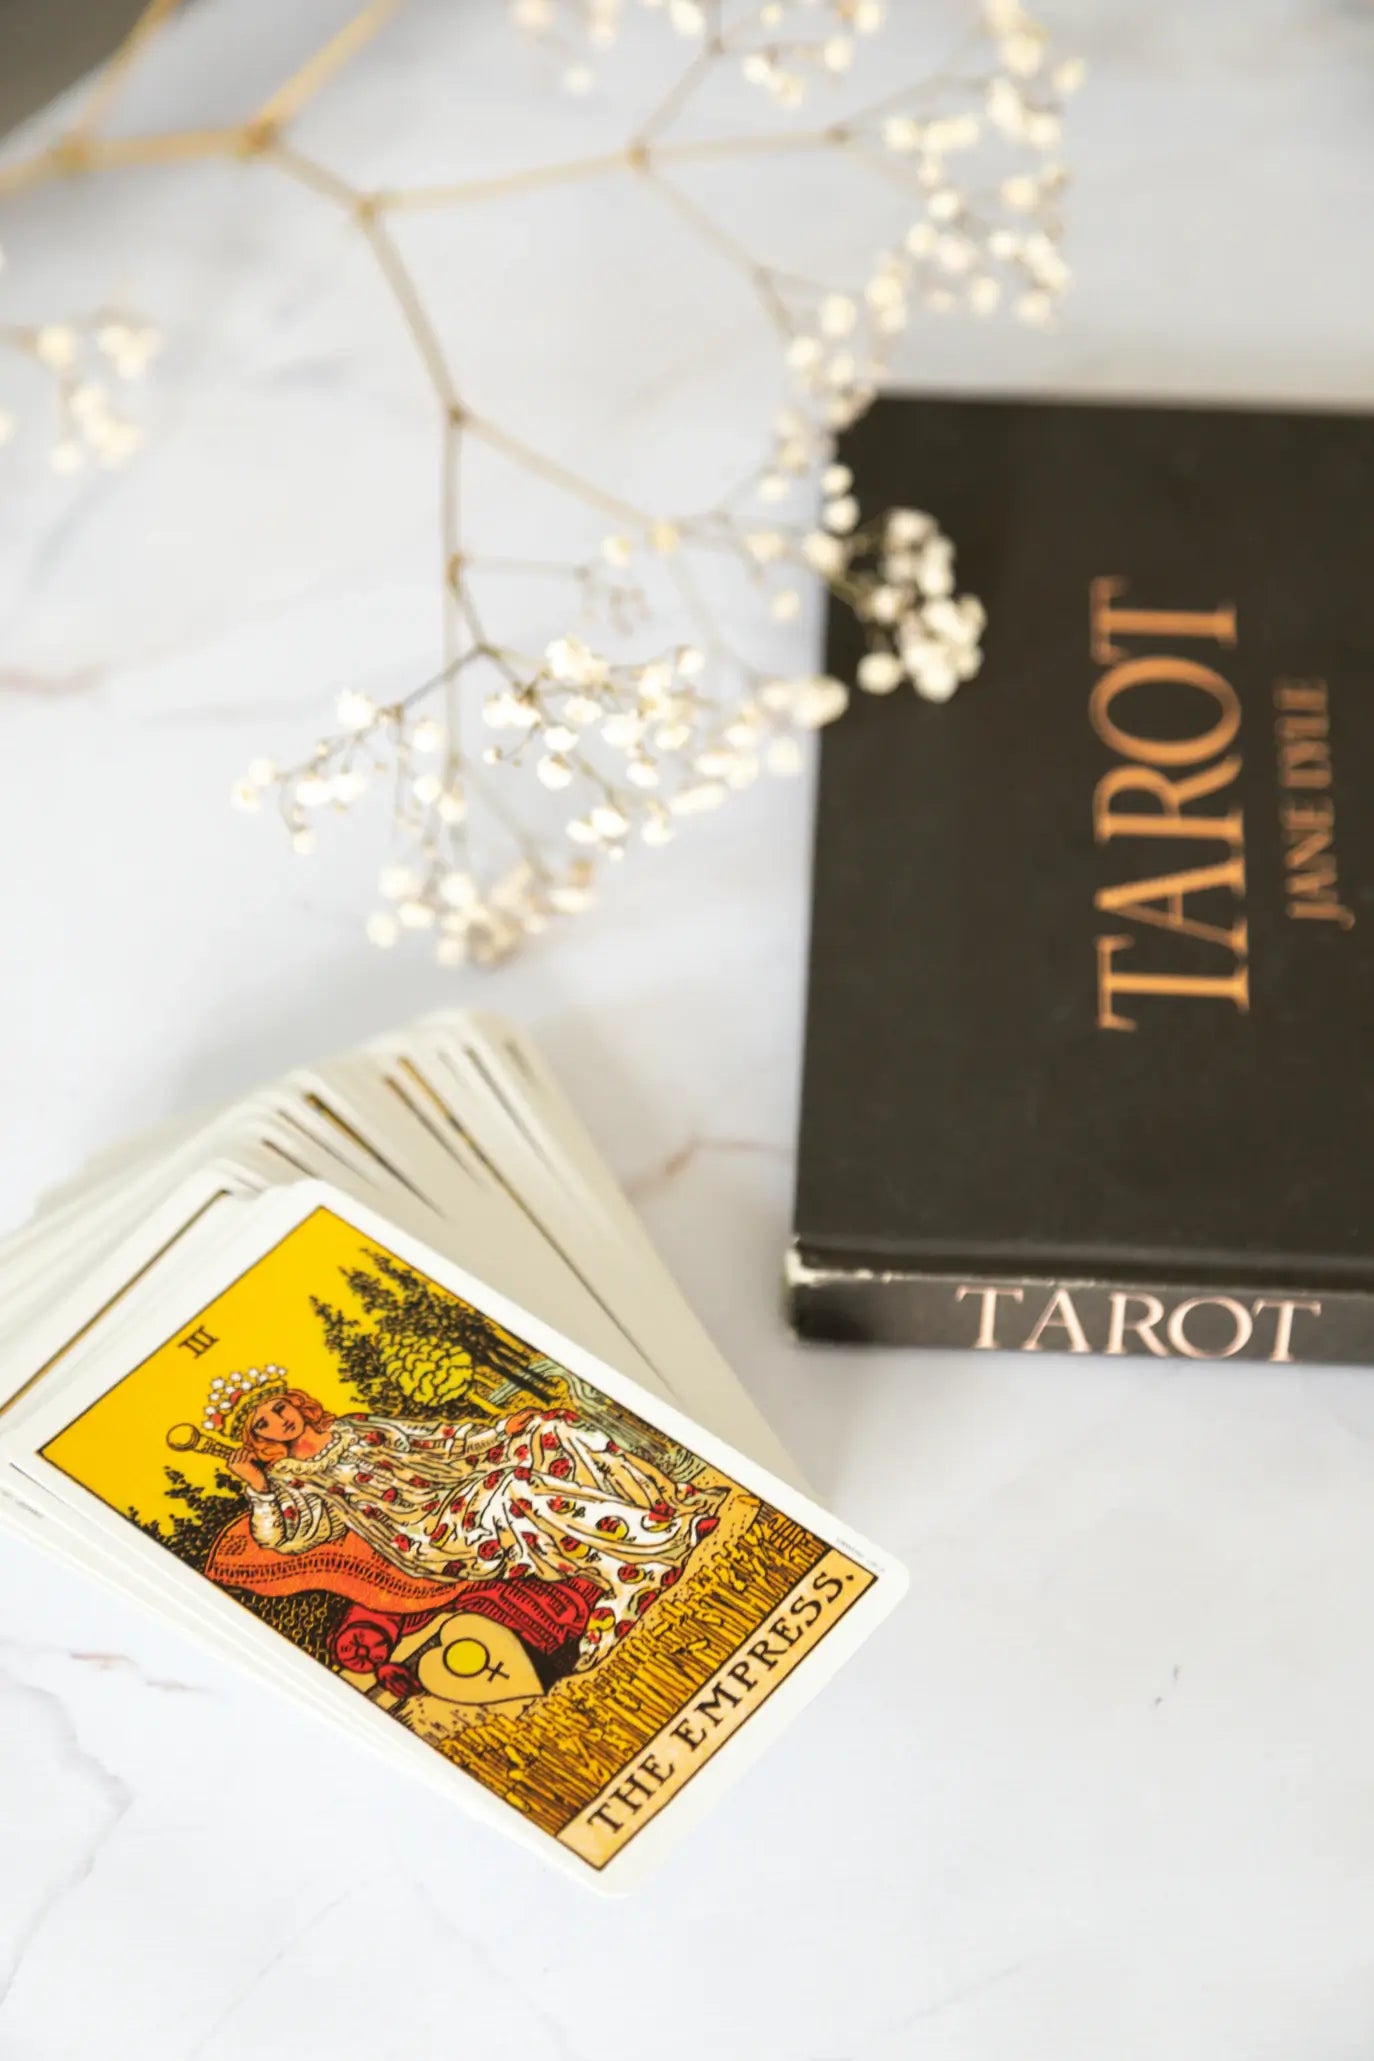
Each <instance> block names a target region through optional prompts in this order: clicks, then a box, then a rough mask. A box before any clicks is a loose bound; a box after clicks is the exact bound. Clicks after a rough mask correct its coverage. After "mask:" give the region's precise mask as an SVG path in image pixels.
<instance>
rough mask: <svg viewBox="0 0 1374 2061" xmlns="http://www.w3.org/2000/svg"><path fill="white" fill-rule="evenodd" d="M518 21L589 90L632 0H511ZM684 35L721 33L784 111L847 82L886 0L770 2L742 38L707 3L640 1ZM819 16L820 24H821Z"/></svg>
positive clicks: (577, 86)
mask: <svg viewBox="0 0 1374 2061" xmlns="http://www.w3.org/2000/svg"><path fill="white" fill-rule="evenodd" d="M506 4H507V7H508V8H509V11H510V15H511V19H512V20H513V21H514V22H515V24H516V27H517V28H520V29H522V30H524V31H525V33H526V34H527V35H531V36H536V37H539V38H541V39H542V40H544V41H546V42H548V43H549V44H551V45H552V46H553V47H555V48H556V49H558V50H559V51H560V52H561V54H562V55H563V57H564V59H565V70H564V72H563V86H564V89H565V90H566V91H567V92H569V93H586V92H588V91H590V89H591V87H592V86H593V85H594V84H595V80H596V72H595V67H594V65H593V62H592V54H593V53H594V52H597V51H601V50H606V49H608V48H609V47H610V45H611V44H613V43H614V42H615V40H616V38H617V36H618V35H619V33H620V30H621V26H622V24H623V21H624V17H625V0H506ZM639 6H640V7H641V8H642V9H643V11H644V12H645V13H646V14H657V15H659V16H661V18H662V19H663V20H664V21H665V22H666V23H667V24H668V26H669V27H670V28H671V29H673V30H675V31H676V33H677V34H678V35H679V36H685V37H688V38H690V39H694V40H695V39H697V38H702V37H705V36H708V35H712V36H715V37H716V38H717V39H718V40H719V42H720V43H721V45H722V46H723V48H724V50H725V51H727V52H728V54H729V55H730V57H731V58H732V59H733V60H734V61H735V62H736V63H738V65H739V68H740V71H741V73H742V75H743V77H744V78H745V79H747V80H748V82H749V84H750V85H751V86H758V87H760V88H761V89H762V90H763V91H764V92H766V93H768V94H769V95H770V96H771V98H772V99H773V100H775V101H776V102H777V103H778V105H779V106H780V107H799V106H800V105H801V103H802V101H803V100H805V98H806V95H807V90H808V87H809V84H810V81H811V80H812V79H814V78H825V77H827V76H829V77H830V78H841V77H843V76H844V74H845V73H846V72H847V71H848V70H849V68H850V66H851V65H852V64H853V62H854V54H855V48H856V44H857V41H858V39H859V38H860V37H862V36H871V35H874V34H876V32H877V31H878V30H879V29H880V28H881V27H882V25H883V23H884V21H885V20H886V18H887V0H764V4H763V5H762V6H760V7H758V8H756V9H754V10H752V11H751V12H750V13H749V14H748V15H747V17H746V19H745V21H744V23H743V25H742V29H741V31H740V32H738V33H731V32H727V31H725V30H724V29H723V28H722V26H721V24H720V22H719V19H718V10H717V9H716V8H714V7H713V6H711V5H710V4H708V0H639ZM818 17H819V19H818Z"/></svg>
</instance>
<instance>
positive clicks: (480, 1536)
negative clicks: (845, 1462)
mask: <svg viewBox="0 0 1374 2061" xmlns="http://www.w3.org/2000/svg"><path fill="white" fill-rule="evenodd" d="M182 1429H183V1431H189V1432H191V1433H192V1434H193V1436H194V1439H195V1442H196V1443H197V1444H199V1445H201V1446H203V1447H209V1448H210V1449H212V1450H217V1451H218V1452H220V1453H221V1455H222V1456H224V1458H225V1460H226V1464H227V1466H228V1468H229V1470H230V1472H231V1473H232V1474H234V1475H235V1476H236V1477H237V1479H238V1480H239V1481H240V1482H241V1484H242V1487H243V1494H244V1498H245V1500H246V1502H247V1506H248V1507H247V1511H246V1513H245V1515H244V1517H243V1518H240V1519H239V1520H238V1521H237V1522H235V1523H232V1524H230V1525H228V1526H227V1527H226V1529H225V1531H224V1532H223V1533H221V1535H220V1538H219V1539H218V1541H217V1542H216V1545H215V1548H214V1550H213V1552H212V1554H211V1557H210V1560H209V1563H208V1564H207V1567H206V1573H207V1574H208V1575H209V1576H210V1578H211V1580H213V1581H217V1582H220V1583H222V1584H224V1585H226V1586H230V1587H236V1588H241V1589H248V1590H249V1591H252V1592H255V1593H258V1594H265V1595H272V1594H292V1593H299V1592H300V1591H301V1590H303V1589H307V1588H309V1589H326V1590H333V1591H335V1592H336V1593H339V1594H342V1595H344V1596H346V1597H347V1598H348V1599H349V1601H350V1604H351V1606H352V1608H351V1611H350V1615H349V1618H348V1619H347V1620H346V1622H345V1625H344V1627H343V1629H342V1633H341V1634H336V1639H335V1650H336V1658H337V1659H338V1660H339V1662H340V1664H341V1665H342V1666H344V1667H346V1668H352V1669H353V1670H355V1671H359V1670H361V1669H363V1668H366V1669H369V1670H371V1671H373V1672H376V1673H377V1675H378V1678H379V1679H380V1680H382V1681H383V1682H384V1683H386V1673H385V1670H386V1668H387V1666H388V1662H389V1660H390V1656H391V1655H392V1653H393V1652H394V1650H395V1649H396V1647H397V1645H398V1643H399V1642H401V1641H402V1640H403V1638H404V1637H405V1635H407V1634H408V1633H409V1632H411V1631H412V1630H413V1628H414V1627H415V1625H416V1624H418V1623H420V1622H423V1621H425V1620H427V1619H428V1618H430V1617H431V1616H432V1614H433V1613H434V1612H435V1611H437V1610H440V1609H442V1608H445V1607H449V1608H450V1609H455V1608H460V1609H461V1610H463V1611H465V1612H468V1613H471V1612H474V1611H475V1612H476V1613H477V1615H478V1616H479V1617H481V1618H483V1619H485V1620H487V1621H489V1622H491V1623H494V1624H497V1625H502V1626H504V1627H505V1628H506V1630H507V1632H508V1633H513V1634H514V1635H515V1636H516V1637H518V1638H519V1639H520V1640H521V1641H522V1642H523V1645H524V1647H525V1648H526V1650H527V1652H528V1653H529V1655H530V1657H531V1660H532V1662H533V1664H534V1666H535V1670H536V1672H537V1673H538V1674H539V1677H540V1682H541V1683H545V1682H547V1679H548V1677H549V1675H550V1673H551V1672H552V1673H553V1674H555V1675H556V1674H558V1673H564V1672H569V1671H580V1670H585V1669H588V1668H591V1667H594V1666H595V1665H596V1663H597V1662H598V1660H600V1659H601V1658H602V1657H603V1656H604V1655H605V1654H606V1653H607V1652H609V1651H611V1650H613V1648H614V1646H615V1644H616V1642H617V1641H618V1640H620V1639H623V1638H624V1637H625V1636H626V1635H627V1634H628V1632H629V1631H630V1629H631V1627H632V1626H633V1625H634V1624H635V1623H636V1622H637V1621H638V1620H639V1619H640V1618H641V1617H642V1616H643V1614H644V1612H645V1610H646V1609H648V1608H649V1606H650V1605H651V1604H652V1602H653V1601H654V1600H655V1598H657V1597H658V1596H660V1595H662V1594H663V1593H664V1592H665V1591H666V1590H668V1589H670V1588H671V1587H672V1586H673V1585H674V1584H675V1583H676V1582H677V1581H678V1580H679V1579H680V1577H681V1575H682V1572H683V1569H684V1568H685V1566H686V1564H687V1562H688V1560H689V1558H690V1556H691V1554H692V1552H693V1550H694V1548H695V1547H696V1545H697V1544H698V1542H699V1541H700V1540H702V1539H704V1538H705V1537H706V1536H707V1535H708V1534H709V1533H710V1532H712V1531H713V1530H715V1528H716V1525H717V1522H718V1516H717V1511H718V1507H719V1504H720V1501H721V1498H722V1497H723V1495H724V1493H725V1491H724V1490H723V1489H719V1488H699V1487H697V1486H696V1485H694V1484H692V1483H685V1484H684V1483H676V1482H673V1481H671V1480H670V1479H669V1478H668V1477H667V1476H666V1475H664V1474H663V1473H661V1472H660V1471H659V1469H658V1468H656V1467H655V1466H654V1465H653V1464H652V1463H651V1462H650V1461H648V1460H646V1459H644V1458H642V1457H641V1456H640V1455H638V1454H635V1453H631V1452H628V1451H627V1450H625V1448H624V1447H623V1446H621V1445H619V1444H618V1443H617V1442H616V1440H615V1439H613V1438H612V1437H610V1436H609V1435H608V1434H607V1433H606V1432H605V1431H603V1430H601V1429H600V1428H598V1427H596V1426H594V1425H592V1424H589V1423H587V1422H585V1421H584V1420H583V1419H582V1418H581V1417H580V1416H579V1414H578V1412H577V1411H576V1410H573V1409H555V1408H550V1407H548V1406H544V1405H540V1406H538V1407H535V1408H518V1409H514V1410H512V1411H511V1412H510V1413H509V1414H508V1415H507V1416H505V1417H502V1418H499V1419H495V1420H491V1419H483V1420H482V1421H480V1422H472V1421H464V1420H462V1419H457V1418H455V1419H453V1420H451V1421H428V1422H427V1421H423V1420H418V1419H417V1420H414V1421H411V1420H407V1419H401V1418H386V1417H376V1416H368V1415H336V1414H334V1413H332V1412H331V1411H329V1410H328V1409H327V1408H326V1407H325V1405H324V1404H323V1403H321V1402H320V1401H319V1400H318V1399H317V1398H316V1397H314V1396H312V1395H310V1394H309V1393H307V1391H306V1390H304V1389H301V1388H295V1387H292V1386H291V1385H290V1384H289V1382H288V1378H287V1374H286V1370H285V1369H284V1368H282V1367H280V1366H276V1365H269V1366H267V1367H265V1368H262V1369H259V1368H250V1369H248V1370H247V1371H246V1372H243V1373H236V1374H231V1375H228V1376H226V1377H223V1378H220V1379H216V1380H215V1381H214V1382H212V1384H211V1387H210V1393H209V1396H208V1398H207V1402H206V1407H205V1414H204V1419H203V1423H202V1426H201V1428H200V1430H199V1431H195V1430H194V1427H182ZM177 1442H178V1443H180V1444H183V1445H184V1444H185V1443H186V1440H185V1439H184V1438H183V1439H181V1440H179V1441H177ZM340 1638H342V1645H341V1644H340ZM555 1654H557V1655H558V1656H559V1662H558V1665H557V1666H556V1667H554V1668H553V1669H552V1670H551V1669H550V1668H549V1666H548V1665H547V1662H548V1660H549V1656H551V1655H555ZM541 1660H542V1661H543V1662H544V1663H545V1665H543V1666H542V1667H541V1665H540V1663H541ZM453 1664H455V1665H456V1662H454V1663H453ZM393 1671H394V1672H395V1670H393ZM387 1686H389V1687H390V1688H391V1689H392V1690H393V1691H394V1693H395V1694H397V1695H403V1694H405V1693H406V1692H407V1689H408V1688H409V1687H410V1686H413V1684H411V1683H410V1682H409V1680H408V1679H407V1678H406V1677H405V1673H404V1670H403V1669H401V1670H399V1672H397V1678H396V1679H395V1680H394V1681H393V1682H391V1683H390V1684H387Z"/></svg>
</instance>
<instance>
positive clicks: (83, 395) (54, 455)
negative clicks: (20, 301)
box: [0, 308, 162, 473]
mask: <svg viewBox="0 0 1374 2061" xmlns="http://www.w3.org/2000/svg"><path fill="white" fill-rule="evenodd" d="M0 347H3V348H4V349H5V350H7V351H10V352H12V353H15V354H17V355H18V356H19V357H21V358H24V359H26V360H28V362H29V363H30V364H31V365H32V366H33V367H35V368H36V370H37V371H38V372H40V373H41V374H43V375H45V376H46V378H47V381H48V383H49V387H50V390H51V394H52V398H53V402H54V407H55V416H56V421H55V429H54V435H53V440H52V443H51V446H50V448H49V453H48V458H49V463H50V464H51V466H52V469H53V471H54V472H58V473H74V472H79V471H81V469H82V468H83V467H84V466H85V465H87V464H91V463H94V464H97V465H104V466H117V465H123V464H125V463H126V462H127V460H128V459H130V458H132V457H133V455H134V453H135V452H136V451H137V450H138V449H139V448H140V447H141V445H142V443H143V429H142V426H141V425H140V423H139V422H138V421H137V420H136V419H135V418H134V417H132V416H131V415H129V414H128V413H126V412H125V410H124V408H123V407H122V406H121V405H120V404H118V403H117V402H116V400H115V398H114V396H113V392H112V389H111V386H110V381H111V380H114V381H116V382H119V383H123V384H132V383H133V382H135V381H137V380H140V379H141V378H142V377H143V376H144V374H145V373H146V372H147V370H148V367H149V366H150V365H151V363H152V361H153V359H154V358H155V357H156V356H157V354H158V352H159V350H160V349H161V348H162V336H161V332H160V331H159V330H158V329H157V328H156V327H155V326H154V324H152V323H151V322H147V321H144V320H143V319H142V318H141V317H138V316H134V315H130V314H129V313H127V312H126V311H125V310H123V309H115V308H105V309H101V310H99V311H98V312H97V313H96V314H93V315H85V316H79V317H76V318H74V319H72V320H68V321H62V322H45V323H41V324H35V325H24V324H18V323H14V324H10V325H7V326H0ZM17 427H18V423H17V419H16V417H15V415H14V414H13V413H12V411H11V410H9V409H3V408H0V444H5V443H9V442H10V441H11V439H12V438H13V436H14V434H15V431H16V429H17Z"/></svg>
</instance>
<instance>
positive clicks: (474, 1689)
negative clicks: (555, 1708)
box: [392, 1610, 543, 1703]
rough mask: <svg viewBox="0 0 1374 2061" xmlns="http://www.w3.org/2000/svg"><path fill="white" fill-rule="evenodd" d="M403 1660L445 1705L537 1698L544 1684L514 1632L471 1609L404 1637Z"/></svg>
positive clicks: (400, 1656) (399, 1649) (400, 1658)
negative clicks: (443, 1700)
mask: <svg viewBox="0 0 1374 2061" xmlns="http://www.w3.org/2000/svg"><path fill="white" fill-rule="evenodd" d="M392 1657H393V1659H395V1660H398V1661H401V1662H403V1663H404V1664H405V1666H407V1667H408V1668H410V1670H411V1672H412V1673H413V1674H414V1675H415V1676H416V1677H417V1678H418V1680H419V1683H420V1686H421V1688H422V1689H425V1690H427V1691H428V1693H429V1694H430V1695H431V1696H442V1697H443V1698H444V1699H445V1701H446V1702H449V1703H509V1702H510V1701H511V1700H512V1699H513V1698H515V1697H529V1696H541V1695H542V1694H543V1684H542V1683H541V1682H540V1680H539V1677H538V1675H537V1674H536V1673H535V1671H534V1668H533V1665H532V1664H531V1661H530V1657H529V1654H528V1653H527V1652H526V1651H525V1648H524V1647H523V1646H522V1645H521V1643H520V1641H519V1639H518V1638H517V1637H516V1635H515V1633H514V1632H512V1631H509V1630H508V1629H507V1627H506V1626H505V1625H500V1624H493V1623H492V1621H491V1619H490V1618H489V1617H479V1616H477V1615H476V1614H475V1613H474V1612H472V1611H470V1610H455V1611H452V1612H451V1613H450V1614H449V1615H448V1616H447V1617H444V1618H441V1619H440V1620H439V1622H438V1623H437V1624H431V1625H428V1626H426V1627H425V1628H424V1629H423V1630H421V1631H419V1632H416V1633H414V1634H412V1636H411V1638H410V1639H403V1640H402V1641H401V1642H400V1644H399V1645H398V1646H397V1648H396V1651H395V1653H394V1655H393V1656H392Z"/></svg>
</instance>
